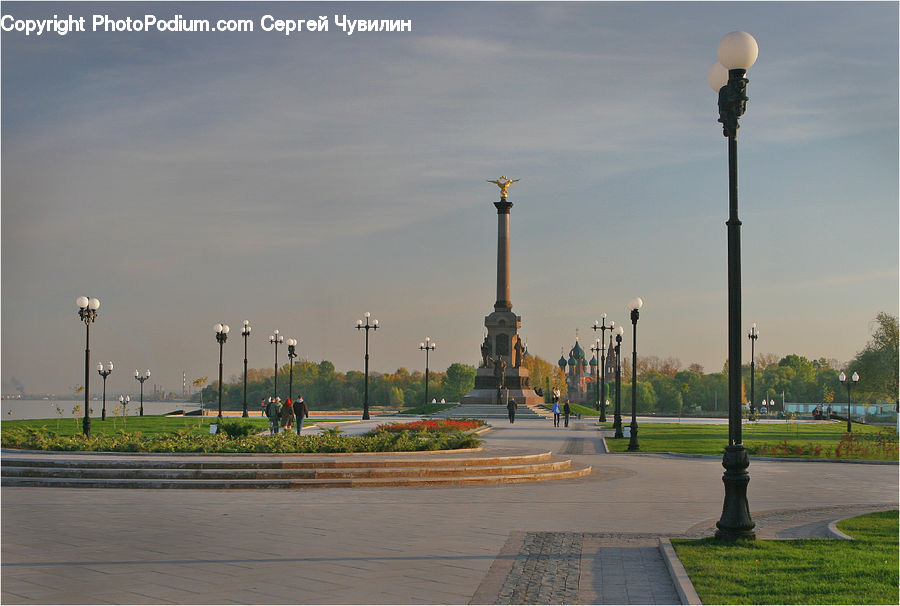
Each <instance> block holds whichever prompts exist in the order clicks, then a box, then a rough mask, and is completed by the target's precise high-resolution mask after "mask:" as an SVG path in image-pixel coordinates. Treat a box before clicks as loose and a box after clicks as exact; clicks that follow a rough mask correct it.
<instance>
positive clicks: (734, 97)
mask: <svg viewBox="0 0 900 606" xmlns="http://www.w3.org/2000/svg"><path fill="white" fill-rule="evenodd" d="M758 54H759V47H758V46H757V44H756V40H755V39H754V38H753V36H751V35H750V34H748V33H747V32H731V33H730V34H726V35H725V36H724V37H723V38H722V40H721V41H719V47H718V55H719V61H718V62H717V63H714V64H713V66H712V67H711V68H710V70H709V74H708V76H709V84H710V86H711V87H712V89H713V90H714V91H716V92H717V93H718V95H719V122H721V123H722V127H723V134H724V135H725V137H726V138H727V139H728V201H729V215H728V221H727V222H726V225H727V226H728V446H726V447H725V454H724V456H723V458H722V466H723V467H724V468H725V474H724V475H723V477H722V481H723V482H724V484H725V502H724V504H723V506H722V517H721V519H719V521H718V522H716V527H717V528H718V530H717V531H716V538H719V539H724V540H729V541H733V540H735V539H739V538H747V539H753V538H756V534H755V533H754V532H753V527H754V526H755V524H754V523H753V520H752V519H750V506H749V504H748V503H747V485H748V484H749V483H750V474H749V473H747V468H748V467H749V466H750V457H749V456H748V455H747V449H746V448H744V445H743V443H742V437H741V221H740V219H738V190H737V131H738V128H739V127H740V125H739V124H738V118H740V117H741V116H742V115H743V114H744V110H745V109H746V107H747V82H748V80H747V79H746V78H745V77H744V76H745V75H746V73H747V69H749V68H750V66H751V65H753V64H754V63H755V62H756V57H757V55H758Z"/></svg>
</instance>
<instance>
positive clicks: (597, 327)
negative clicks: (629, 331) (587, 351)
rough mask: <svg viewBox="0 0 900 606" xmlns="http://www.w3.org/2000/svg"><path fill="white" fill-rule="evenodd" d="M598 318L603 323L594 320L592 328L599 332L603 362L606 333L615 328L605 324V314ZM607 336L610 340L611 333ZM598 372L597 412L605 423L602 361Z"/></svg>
mask: <svg viewBox="0 0 900 606" xmlns="http://www.w3.org/2000/svg"><path fill="white" fill-rule="evenodd" d="M600 318H601V320H603V321H602V322H597V321H596V320H595V321H594V325H593V326H592V328H593V329H594V330H599V331H600V347H601V349H600V357H601V358H602V360H605V359H606V331H607V330H609V331H611V330H613V328H615V326H616V323H615V322H610V323H609V324H607V323H606V314H603V315H601V316H600ZM609 336H610V338H612V332H610V333H609ZM598 370H599V375H600V397H599V398H598V400H599V402H598V404H599V408H598V410H599V411H600V422H601V423H605V422H606V364H605V363H603V361H601V363H600V368H599V369H598Z"/></svg>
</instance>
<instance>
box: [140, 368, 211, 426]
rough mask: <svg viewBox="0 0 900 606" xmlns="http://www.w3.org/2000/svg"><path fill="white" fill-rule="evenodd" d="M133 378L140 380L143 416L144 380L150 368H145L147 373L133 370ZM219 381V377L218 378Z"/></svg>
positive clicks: (142, 412)
mask: <svg viewBox="0 0 900 606" xmlns="http://www.w3.org/2000/svg"><path fill="white" fill-rule="evenodd" d="M134 378H135V379H136V380H138V381H140V382H141V416H142V417H143V416H144V381H146V380H147V379H149V378H150V369H147V374H146V375H142V374H141V373H140V372H139V371H138V370H135V371H134ZM219 380H220V381H221V378H220V379H219Z"/></svg>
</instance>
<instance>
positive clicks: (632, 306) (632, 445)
mask: <svg viewBox="0 0 900 606" xmlns="http://www.w3.org/2000/svg"><path fill="white" fill-rule="evenodd" d="M643 306H644V301H643V300H642V299H641V298H640V297H635V298H634V299H632V300H631V301H629V303H628V309H629V311H631V327H632V334H631V439H630V440H629V441H628V450H631V451H635V450H640V449H641V447H640V445H639V444H638V439H637V434H638V424H637V322H638V317H640V309H641V307H643Z"/></svg>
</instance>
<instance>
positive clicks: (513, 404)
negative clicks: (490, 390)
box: [506, 399, 518, 423]
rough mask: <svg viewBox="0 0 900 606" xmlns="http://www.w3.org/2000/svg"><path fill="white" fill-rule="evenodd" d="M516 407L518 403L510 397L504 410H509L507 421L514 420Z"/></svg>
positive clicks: (512, 421) (511, 421)
mask: <svg viewBox="0 0 900 606" xmlns="http://www.w3.org/2000/svg"><path fill="white" fill-rule="evenodd" d="M516 408H518V405H517V404H516V401H515V400H512V399H511V400H509V402H507V403H506V410H507V412H509V422H510V423H515V422H516Z"/></svg>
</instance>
